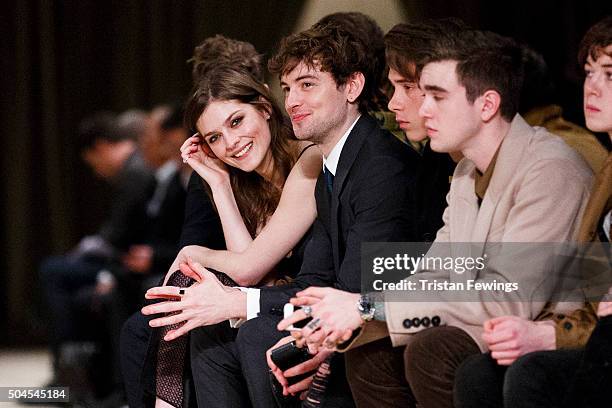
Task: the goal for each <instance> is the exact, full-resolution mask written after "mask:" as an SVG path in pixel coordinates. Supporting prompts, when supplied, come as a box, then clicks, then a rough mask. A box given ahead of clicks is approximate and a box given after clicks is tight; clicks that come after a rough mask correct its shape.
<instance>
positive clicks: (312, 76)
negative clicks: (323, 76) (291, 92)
mask: <svg viewBox="0 0 612 408" xmlns="http://www.w3.org/2000/svg"><path fill="white" fill-rule="evenodd" d="M302 79H319V77H317V76H316V75H312V74H306V75H301V76H299V77H297V78H295V80H296V81H301V80H302Z"/></svg>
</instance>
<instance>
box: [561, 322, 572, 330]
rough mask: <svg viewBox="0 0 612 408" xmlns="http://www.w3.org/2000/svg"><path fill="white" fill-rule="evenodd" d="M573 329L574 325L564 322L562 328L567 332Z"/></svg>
mask: <svg viewBox="0 0 612 408" xmlns="http://www.w3.org/2000/svg"><path fill="white" fill-rule="evenodd" d="M573 327H574V325H572V324H571V323H570V322H565V323H564V324H563V328H564V329H565V330H567V331H569V330H572V328H573Z"/></svg>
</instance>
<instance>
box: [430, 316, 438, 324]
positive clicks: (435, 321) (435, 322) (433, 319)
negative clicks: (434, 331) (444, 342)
mask: <svg viewBox="0 0 612 408" xmlns="http://www.w3.org/2000/svg"><path fill="white" fill-rule="evenodd" d="M431 324H432V326H439V325H440V316H434V317H432V318H431Z"/></svg>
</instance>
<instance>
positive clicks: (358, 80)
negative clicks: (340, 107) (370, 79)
mask: <svg viewBox="0 0 612 408" xmlns="http://www.w3.org/2000/svg"><path fill="white" fill-rule="evenodd" d="M364 86H365V77H364V76H363V74H362V73H361V72H353V73H352V74H351V76H350V77H349V79H348V80H347V81H346V84H345V87H346V90H347V94H346V99H347V100H348V101H349V102H350V103H353V102H355V101H356V100H357V98H359V95H361V92H362V91H363V87H364Z"/></svg>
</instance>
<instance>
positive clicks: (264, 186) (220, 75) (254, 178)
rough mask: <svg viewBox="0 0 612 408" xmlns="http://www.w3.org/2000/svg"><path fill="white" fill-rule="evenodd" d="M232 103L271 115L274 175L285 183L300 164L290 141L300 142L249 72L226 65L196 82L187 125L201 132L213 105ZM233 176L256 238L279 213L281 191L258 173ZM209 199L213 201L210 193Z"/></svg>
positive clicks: (232, 173) (234, 170) (232, 169)
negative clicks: (200, 124)
mask: <svg viewBox="0 0 612 408" xmlns="http://www.w3.org/2000/svg"><path fill="white" fill-rule="evenodd" d="M229 100H236V101H239V102H241V103H248V104H250V105H253V106H254V107H255V108H256V109H258V110H259V111H261V112H267V113H268V114H269V115H270V119H269V121H268V125H269V126H270V136H271V141H270V149H271V151H272V159H273V166H274V174H275V175H276V176H278V177H280V178H281V179H282V180H283V183H284V182H285V180H286V179H287V176H288V175H289V172H290V171H291V168H292V167H293V165H294V164H295V162H296V160H297V156H298V149H297V144H292V143H290V140H296V139H295V137H294V135H293V131H292V128H291V125H290V124H289V122H288V120H287V118H286V117H285V116H283V114H282V111H281V110H280V108H279V107H278V105H277V104H276V103H275V102H274V99H273V98H272V96H271V94H270V91H269V90H268V88H267V87H266V86H265V85H264V84H263V83H262V82H260V81H258V80H256V79H255V78H254V77H253V76H252V75H251V74H250V73H249V72H248V71H246V70H243V69H240V68H237V67H232V66H225V65H224V66H218V67H215V68H213V69H211V70H209V71H208V72H207V74H206V75H205V76H203V77H201V78H200V79H199V80H198V82H196V84H195V86H194V89H193V91H192V93H191V97H190V99H189V101H188V102H187V106H186V109H185V123H186V125H187V126H189V127H190V128H191V129H192V130H193V131H197V128H196V123H197V121H198V119H199V117H200V116H201V115H202V113H203V112H204V110H205V109H206V107H207V106H208V105H209V104H210V103H212V102H215V101H229ZM229 174H230V181H231V186H232V190H233V192H234V196H235V197H236V203H237V204H238V209H239V210H240V213H241V215H242V218H243V220H244V222H245V224H246V227H247V229H248V231H249V232H250V233H251V235H252V236H255V235H256V233H257V230H258V228H260V227H262V226H263V225H264V224H265V223H266V221H267V220H268V218H269V217H270V216H271V215H272V213H273V212H274V210H276V207H277V206H278V202H279V200H280V195H281V190H279V189H278V188H277V187H276V186H274V185H273V184H272V183H270V182H269V181H267V180H265V179H264V178H263V177H261V176H260V175H259V174H257V173H256V172H254V171H253V172H249V173H247V172H244V171H242V170H239V169H237V168H235V167H231V166H229ZM209 195H210V196H211V201H213V200H212V194H210V191H209ZM213 205H214V201H213Z"/></svg>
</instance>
